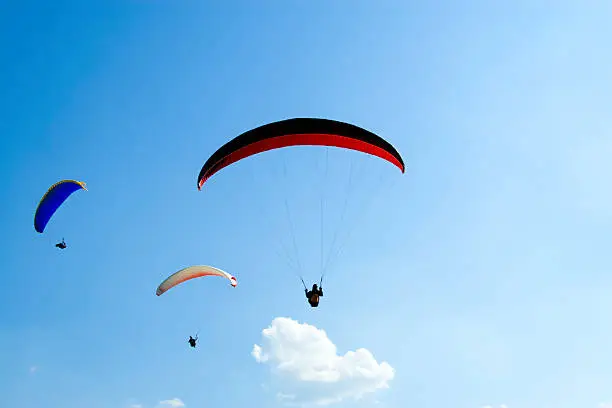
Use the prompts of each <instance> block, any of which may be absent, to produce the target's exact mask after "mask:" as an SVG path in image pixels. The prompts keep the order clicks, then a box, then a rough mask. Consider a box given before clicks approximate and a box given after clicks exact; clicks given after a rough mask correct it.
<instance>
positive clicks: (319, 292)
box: [304, 283, 323, 307]
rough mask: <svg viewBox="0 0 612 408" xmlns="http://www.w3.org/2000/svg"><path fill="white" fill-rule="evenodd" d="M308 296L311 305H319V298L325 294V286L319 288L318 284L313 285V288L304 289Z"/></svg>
mask: <svg viewBox="0 0 612 408" xmlns="http://www.w3.org/2000/svg"><path fill="white" fill-rule="evenodd" d="M304 292H306V298H307V299H308V303H310V306H311V307H317V306H319V298H320V297H322V296H323V288H319V287H318V286H317V284H316V283H315V284H313V285H312V290H308V289H304Z"/></svg>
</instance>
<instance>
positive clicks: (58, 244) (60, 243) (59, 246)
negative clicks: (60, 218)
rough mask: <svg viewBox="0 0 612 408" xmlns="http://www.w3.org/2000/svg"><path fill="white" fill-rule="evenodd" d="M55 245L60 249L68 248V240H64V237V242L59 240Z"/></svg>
mask: <svg viewBox="0 0 612 408" xmlns="http://www.w3.org/2000/svg"><path fill="white" fill-rule="evenodd" d="M55 246H56V247H57V248H59V249H66V247H67V245H66V242H65V241H64V238H62V242H58V243H57V244H55Z"/></svg>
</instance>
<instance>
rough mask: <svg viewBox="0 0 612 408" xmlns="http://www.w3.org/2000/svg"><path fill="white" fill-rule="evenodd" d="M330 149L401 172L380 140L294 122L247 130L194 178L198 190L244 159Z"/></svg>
mask: <svg viewBox="0 0 612 408" xmlns="http://www.w3.org/2000/svg"><path fill="white" fill-rule="evenodd" d="M300 145H301V146H332V147H340V148H346V149H351V150H356V151H360V152H363V153H367V154H371V155H373V156H377V157H380V158H381V159H384V160H387V161H388V162H390V163H392V164H394V165H395V166H397V167H398V168H399V169H400V170H401V171H402V173H403V172H404V171H405V167H404V161H403V160H402V157H401V156H400V154H399V153H398V152H397V150H395V148H394V147H393V146H392V145H391V144H390V143H389V142H387V141H386V140H384V139H383V138H381V137H380V136H378V135H376V134H374V133H372V132H370V131H367V130H365V129H362V128H360V127H358V126H355V125H351V124H349V123H344V122H339V121H335V120H330V119H317V118H295V119H287V120H282V121H279V122H274V123H269V124H267V125H263V126H260V127H258V128H255V129H252V130H249V131H247V132H245V133H243V134H241V135H239V136H237V137H236V138H234V139H232V140H230V141H229V142H227V143H226V144H225V145H223V146H221V147H220V148H219V149H218V150H217V151H216V152H215V153H213V155H212V156H210V158H209V159H208V160H207V161H206V163H204V166H203V167H202V170H200V174H199V175H198V180H197V185H198V190H201V189H202V186H203V185H204V183H205V182H206V181H207V180H208V179H209V178H210V177H212V175H213V174H215V173H217V172H218V171H219V170H221V169H223V168H224V167H227V166H229V165H230V164H232V163H235V162H237V161H239V160H242V159H244V158H246V157H249V156H253V155H255V154H258V153H262V152H265V151H268V150H273V149H279V148H282V147H289V146H300Z"/></svg>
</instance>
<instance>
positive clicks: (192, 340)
mask: <svg viewBox="0 0 612 408" xmlns="http://www.w3.org/2000/svg"><path fill="white" fill-rule="evenodd" d="M188 341H189V345H190V346H191V347H194V348H195V346H196V341H198V335H197V334H196V336H195V339H194V338H193V337H191V336H189V340H188Z"/></svg>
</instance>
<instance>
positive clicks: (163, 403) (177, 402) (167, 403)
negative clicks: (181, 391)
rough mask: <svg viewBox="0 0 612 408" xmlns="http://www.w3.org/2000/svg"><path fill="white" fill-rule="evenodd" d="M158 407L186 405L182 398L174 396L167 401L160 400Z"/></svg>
mask: <svg viewBox="0 0 612 408" xmlns="http://www.w3.org/2000/svg"><path fill="white" fill-rule="evenodd" d="M157 406H158V407H160V408H162V407H164V408H165V407H172V408H181V407H184V406H185V403H184V402H183V401H181V400H180V398H172V399H169V400H165V401H160V402H159V404H158V405H157Z"/></svg>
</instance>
